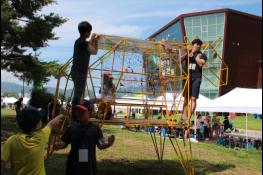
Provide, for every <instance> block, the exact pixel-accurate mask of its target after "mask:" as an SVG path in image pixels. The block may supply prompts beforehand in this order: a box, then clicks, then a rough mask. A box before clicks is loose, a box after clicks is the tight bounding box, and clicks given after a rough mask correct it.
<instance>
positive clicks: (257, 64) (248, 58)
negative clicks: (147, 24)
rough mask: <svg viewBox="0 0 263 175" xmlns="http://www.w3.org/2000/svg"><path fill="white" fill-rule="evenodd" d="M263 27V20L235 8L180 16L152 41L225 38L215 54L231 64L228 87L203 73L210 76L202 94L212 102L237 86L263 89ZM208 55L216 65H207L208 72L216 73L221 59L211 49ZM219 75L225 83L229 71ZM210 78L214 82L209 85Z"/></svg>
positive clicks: (206, 80)
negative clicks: (215, 54) (219, 84)
mask: <svg viewBox="0 0 263 175" xmlns="http://www.w3.org/2000/svg"><path fill="white" fill-rule="evenodd" d="M261 25H262V18H261V17H258V16H254V15H250V14H247V13H242V12H239V11H235V10H232V9H219V10H211V11H205V12H197V13H189V14H183V15H180V16H179V17H177V18H176V19H174V20H173V21H171V22H170V23H168V24H167V25H165V26H164V27H163V28H161V29H160V30H158V31H157V32H155V33H154V34H152V35H151V36H150V37H149V38H155V39H156V40H161V39H167V40H168V41H170V42H173V41H174V37H177V40H178V41H183V37H184V36H187V37H188V39H189V41H192V40H193V39H194V38H197V37H198V38H200V39H202V40H203V41H204V42H206V41H208V42H211V43H212V42H213V41H215V40H216V39H218V38H221V39H223V42H221V44H220V45H219V46H218V47H217V49H216V51H217V53H218V54H219V56H220V57H221V58H222V59H223V60H224V61H225V63H226V64H227V65H228V68H229V73H228V85H227V86H221V87H218V86H214V84H218V78H216V77H215V76H214V75H212V74H211V73H210V74H209V72H208V70H204V74H206V75H208V77H207V78H203V82H202V85H201V92H200V93H201V94H203V95H205V96H206V97H208V98H210V99H213V98H216V97H217V96H221V95H223V94H225V93H227V92H229V91H231V90H232V89H234V88H236V87H243V88H260V87H262V76H261V72H262V68H261V65H262V64H261V62H262V39H261V37H262V26H261ZM180 27H181V28H180ZM178 36H180V37H178ZM205 53H206V55H207V56H208V59H210V61H213V62H214V63H215V64H213V66H211V65H208V66H209V69H210V70H213V69H214V72H215V70H216V69H218V68H220V67H221V66H222V64H221V60H219V59H218V61H216V60H212V59H214V58H213V52H212V51H211V50H207V51H205ZM221 68H223V67H221ZM217 76H219V77H221V79H222V80H225V79H226V72H225V71H224V72H223V71H222V72H221V75H220V72H219V73H218V75H217ZM208 79H209V80H212V82H213V83H210V82H209V81H208Z"/></svg>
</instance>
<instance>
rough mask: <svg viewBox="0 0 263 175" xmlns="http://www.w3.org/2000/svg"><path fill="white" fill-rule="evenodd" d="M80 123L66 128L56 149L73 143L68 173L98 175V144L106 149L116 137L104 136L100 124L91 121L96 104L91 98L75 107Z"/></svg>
mask: <svg viewBox="0 0 263 175" xmlns="http://www.w3.org/2000/svg"><path fill="white" fill-rule="evenodd" d="M74 108H75V109H76V115H77V119H78V123H73V124H72V125H71V126H70V127H69V128H67V129H66V130H65V133H64V134H63V136H62V137H61V141H57V142H56V144H55V149H56V150H58V149H63V148H66V147H67V146H68V144H71V150H70V153H69V156H68V160H67V165H66V175H96V174H97V161H96V146H97V147H98V148H99V149H106V148H109V147H110V146H112V145H113V143H114V140H115V137H114V135H111V136H109V137H107V138H105V137H103V134H102V131H101V129H100V127H99V126H97V125H95V124H93V123H91V122H90V121H89V119H90V118H92V117H93V115H94V105H93V103H92V102H91V101H89V100H83V103H80V104H78V105H76V106H75V107H74Z"/></svg>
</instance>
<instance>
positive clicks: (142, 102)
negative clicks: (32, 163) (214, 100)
mask: <svg viewBox="0 0 263 175" xmlns="http://www.w3.org/2000/svg"><path fill="white" fill-rule="evenodd" d="M99 36H100V37H99V38H100V39H99V42H98V47H99V53H98V55H97V56H96V57H95V58H91V61H90V65H89V67H88V70H87V75H88V76H87V77H88V79H87V81H86V88H85V89H86V92H87V93H86V92H84V94H83V97H85V96H86V95H87V96H88V98H89V99H94V101H95V106H96V107H97V108H98V111H97V116H98V119H95V118H94V119H93V118H92V119H91V122H94V123H98V125H100V126H101V127H102V126H103V125H107V124H110V125H125V126H138V125H140V126H148V127H153V126H158V127H164V128H169V127H170V128H186V130H187V131H188V133H189V124H190V120H191V115H190V110H188V116H187V120H188V122H187V124H182V123H179V122H175V117H176V116H180V111H181V110H182V109H180V104H181V103H182V101H183V98H182V96H181V97H180V98H179V100H178V99H177V97H178V94H182V93H185V92H186V93H187V94H188V95H187V98H185V99H184V100H187V101H188V103H187V104H188V105H189V106H188V109H190V99H189V86H190V84H189V78H190V77H189V69H188V71H186V72H185V71H184V69H183V68H182V64H181V58H180V57H181V54H182V53H183V51H184V50H186V51H187V52H188V53H189V50H190V49H191V45H190V43H189V41H188V39H187V38H185V40H184V42H183V43H168V42H167V41H149V40H141V39H135V38H127V37H120V36H110V35H102V34H100V35H99ZM221 41H222V40H220V39H218V40H216V41H215V42H213V43H205V44H204V46H205V47H204V50H208V49H210V50H212V51H213V52H214V53H215V55H217V57H218V59H219V60H220V61H219V62H220V63H221V67H220V68H218V69H216V70H210V67H209V66H206V67H205V68H204V69H208V70H209V71H210V73H211V74H213V75H215V78H216V79H217V81H218V82H219V83H218V84H215V83H214V80H209V81H211V84H212V85H214V86H224V85H226V84H227V79H228V67H227V65H226V64H225V63H224V62H223V60H222V58H221V57H220V56H219V55H218V54H217V52H216V48H217V47H218V45H219V43H220V42H221ZM188 55H189V54H188ZM187 60H188V61H187V62H188V63H187V64H189V57H188V58H187ZM209 61H210V60H209ZM71 64H72V58H71V59H69V60H68V61H67V62H66V63H65V64H64V65H63V66H62V67H61V68H60V69H59V70H58V76H57V78H58V82H57V87H56V93H55V97H56V98H58V93H59V89H60V88H61V87H60V82H61V78H63V77H66V79H67V83H66V87H64V88H65V89H64V90H65V91H66V89H67V88H68V87H67V86H68V81H70V80H71V79H70V78H71V75H70V73H69V72H68V71H67V70H68V68H69V67H70V66H71ZM209 64H211V65H212V64H213V62H211V63H209ZM222 71H225V72H226V79H225V80H222V79H221V77H220V76H218V74H219V73H220V72H222ZM106 73H110V74H111V76H112V79H111V81H112V83H113V84H114V86H115V88H116V91H115V92H114V93H110V95H109V94H107V93H106V95H105V94H104V93H105V92H106V90H105V89H104V83H105V82H103V81H104V80H103V77H104V75H105V74H106ZM219 75H220V74H219ZM204 78H206V79H209V77H208V76H206V75H204ZM183 80H184V81H186V83H185V85H184V86H183V87H182V83H181V81H183ZM99 89H100V90H101V92H102V93H101V94H99ZM65 91H64V96H65ZM167 92H170V93H171V94H172V97H173V100H172V106H169V104H168V100H167V99H168V97H167ZM71 96H72V94H71ZM99 96H100V97H99ZM70 98H71V97H70ZM102 105H104V108H103V109H102V107H101V106H102ZM69 106H70V105H69ZM113 106H114V109H115V108H117V107H125V108H126V109H127V113H128V114H130V113H131V110H132V108H134V107H137V108H141V109H144V119H131V118H130V117H129V116H127V117H126V118H123V119H116V118H113V119H110V120H106V119H105V118H106V115H107V114H108V112H109V111H110V110H111V108H112V107H113ZM55 107H56V103H55V104H54V107H53V112H52V116H54V110H55ZM128 109H129V110H128ZM157 109H162V110H165V111H162V114H165V115H164V116H165V118H163V119H158V120H156V119H155V118H154V116H153V110H157ZM64 114H65V115H66V119H67V120H68V121H70V117H71V112H70V108H69V109H67V112H66V113H65V112H64ZM65 123H66V122H65V121H64V122H63V124H62V125H61V127H60V128H59V129H57V132H55V133H52V134H51V136H50V140H49V145H48V150H47V156H46V158H48V157H49V156H50V155H51V154H52V153H53V151H54V149H53V145H54V143H55V141H56V139H57V138H58V137H59V135H60V134H61V131H62V130H63V127H64V126H65ZM150 134H151V139H152V142H153V145H154V150H155V152H156V155H157V158H158V160H159V161H161V160H162V159H163V154H164V145H165V143H166V141H165V135H164V136H162V135H160V139H159V144H158V140H157V138H156V134H155V133H154V132H153V133H152V132H150ZM169 140H170V142H171V144H172V146H173V149H174V151H175V153H176V156H177V158H178V160H179V162H180V164H181V166H182V168H183V170H184V173H185V175H194V174H195V172H194V164H193V161H192V159H193V155H192V145H191V142H190V137H189V139H188V140H185V139H183V144H180V143H179V142H180V141H179V140H178V139H177V138H176V137H175V138H174V141H172V139H171V138H170V137H169ZM158 145H159V146H158Z"/></svg>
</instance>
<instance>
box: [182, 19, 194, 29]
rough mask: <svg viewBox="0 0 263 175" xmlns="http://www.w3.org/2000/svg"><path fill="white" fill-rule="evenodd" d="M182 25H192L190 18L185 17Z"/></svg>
mask: <svg viewBox="0 0 263 175" xmlns="http://www.w3.org/2000/svg"><path fill="white" fill-rule="evenodd" d="M184 25H185V26H189V27H191V26H192V18H185V20H184Z"/></svg>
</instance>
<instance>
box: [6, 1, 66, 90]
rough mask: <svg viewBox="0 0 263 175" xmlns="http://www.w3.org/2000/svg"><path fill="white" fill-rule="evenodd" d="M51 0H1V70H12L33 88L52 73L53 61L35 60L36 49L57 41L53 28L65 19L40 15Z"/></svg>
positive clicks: (47, 78) (51, 14)
mask: <svg viewBox="0 0 263 175" xmlns="http://www.w3.org/2000/svg"><path fill="white" fill-rule="evenodd" d="M52 3H55V1H54V0H1V69H4V70H6V71H9V72H12V73H13V74H14V75H15V76H16V77H18V78H19V79H21V80H24V81H25V82H27V83H33V87H34V88H36V89H42V88H43V83H45V82H47V81H48V80H49V77H50V76H51V75H55V74H56V71H57V70H58V68H59V67H60V65H59V64H58V63H57V61H51V62H45V61H41V60H39V59H38V56H39V55H38V54H36V53H37V51H38V49H40V48H42V47H46V46H48V45H47V42H48V41H49V40H57V39H58V37H56V36H55V34H54V33H53V29H54V28H55V27H59V26H60V25H61V24H63V23H64V22H66V19H65V18H62V17H60V16H59V15H57V14H54V13H49V14H40V11H41V9H42V8H43V7H44V6H46V5H50V4H52Z"/></svg>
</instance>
